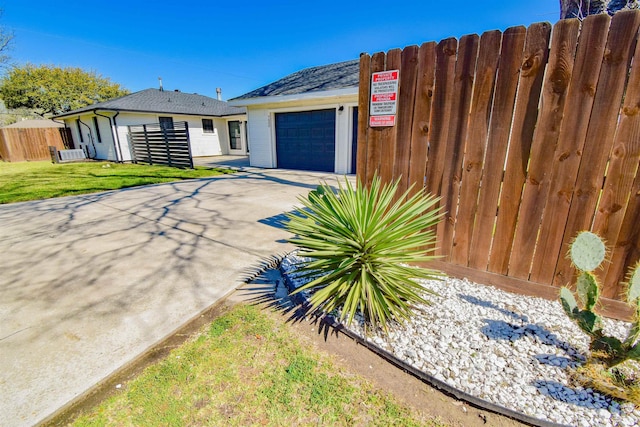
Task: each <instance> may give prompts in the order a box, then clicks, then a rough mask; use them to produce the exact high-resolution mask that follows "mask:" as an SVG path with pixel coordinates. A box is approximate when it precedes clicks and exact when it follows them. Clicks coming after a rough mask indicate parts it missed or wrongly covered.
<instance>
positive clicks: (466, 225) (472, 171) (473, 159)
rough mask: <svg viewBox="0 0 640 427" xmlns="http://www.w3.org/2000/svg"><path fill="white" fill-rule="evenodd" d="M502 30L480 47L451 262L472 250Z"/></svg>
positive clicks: (491, 34) (486, 35) (465, 260)
mask: <svg viewBox="0 0 640 427" xmlns="http://www.w3.org/2000/svg"><path fill="white" fill-rule="evenodd" d="M501 39H502V33H500V31H488V32H485V33H484V34H482V37H481V38H480V50H479V53H478V62H477V65H476V77H475V81H474V87H473V99H472V101H471V106H472V109H471V113H470V115H469V132H468V134H467V137H466V144H465V147H466V149H465V154H464V167H463V169H462V177H461V178H462V180H461V183H462V185H461V187H460V203H459V207H458V214H457V215H456V226H455V234H454V236H453V247H452V250H451V262H453V263H455V264H458V265H464V266H466V265H467V264H468V260H469V254H470V253H471V237H472V233H473V231H472V230H473V224H474V218H475V214H476V210H477V206H478V205H477V202H478V192H479V191H480V178H481V177H482V166H483V162H484V156H485V150H486V145H487V135H488V133H489V119H490V118H491V107H492V104H493V103H492V101H493V95H494V88H495V83H496V82H495V80H496V71H497V69H498V57H499V55H500V41H501Z"/></svg>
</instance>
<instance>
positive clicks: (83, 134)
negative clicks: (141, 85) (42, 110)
mask: <svg viewBox="0 0 640 427" xmlns="http://www.w3.org/2000/svg"><path fill="white" fill-rule="evenodd" d="M55 119H56V120H62V121H64V124H65V126H66V127H68V128H70V129H71V133H72V137H73V142H74V146H75V147H76V148H83V149H84V150H85V152H86V153H87V155H88V156H89V157H91V158H95V159H101V160H113V161H130V160H131V158H132V157H131V150H130V147H129V140H128V133H129V130H128V127H129V126H134V125H143V124H152V123H159V124H160V125H161V126H162V127H167V128H173V123H174V122H187V125H188V127H189V140H190V145H191V154H192V156H193V157H197V156H213V155H219V154H246V153H247V152H248V146H247V138H246V121H247V118H246V111H245V109H244V108H238V107H232V106H230V105H229V104H228V103H226V102H224V101H222V100H220V99H214V98H210V97H207V96H203V95H198V94H191V93H183V92H180V91H164V90H162V89H145V90H142V91H139V92H135V93H132V94H129V95H126V96H123V97H120V98H116V99H112V100H109V101H105V102H100V103H97V104H93V105H89V106H87V107H83V108H79V109H77V110H74V111H70V112H68V113H63V114H59V115H57V116H55Z"/></svg>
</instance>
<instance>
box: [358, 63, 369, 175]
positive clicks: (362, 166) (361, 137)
mask: <svg viewBox="0 0 640 427" xmlns="http://www.w3.org/2000/svg"><path fill="white" fill-rule="evenodd" d="M370 76H371V57H370V56H369V55H368V54H366V53H363V54H362V55H360V82H361V83H360V89H359V91H358V143H357V148H356V150H357V155H356V173H357V175H358V177H359V178H360V179H361V180H363V179H366V177H367V176H369V175H368V173H367V150H368V147H369V142H368V141H367V133H368V129H369V123H368V121H369V97H370V95H371V93H370V92H371V86H370V84H366V85H365V84H362V82H365V81H369V79H370Z"/></svg>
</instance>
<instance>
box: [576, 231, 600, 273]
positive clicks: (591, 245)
mask: <svg viewBox="0 0 640 427" xmlns="http://www.w3.org/2000/svg"><path fill="white" fill-rule="evenodd" d="M606 253H607V249H606V247H605V245H604V242H603V241H602V239H601V238H600V237H598V235H597V234H594V233H592V232H590V231H583V232H581V233H580V234H578V237H576V239H575V240H574V241H573V243H572V244H571V249H570V251H569V254H570V256H571V261H572V262H573V264H574V265H575V266H576V268H577V269H578V270H581V271H594V270H595V269H596V268H598V267H599V266H600V264H602V262H603V261H604V258H605V255H606Z"/></svg>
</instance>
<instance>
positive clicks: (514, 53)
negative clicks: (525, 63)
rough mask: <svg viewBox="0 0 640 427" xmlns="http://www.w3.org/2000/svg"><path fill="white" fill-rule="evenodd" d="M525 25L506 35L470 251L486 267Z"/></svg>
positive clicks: (479, 266)
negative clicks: (471, 249)
mask: <svg viewBox="0 0 640 427" xmlns="http://www.w3.org/2000/svg"><path fill="white" fill-rule="evenodd" d="M526 35H527V29H526V28H525V27H513V28H508V29H507V30H506V31H505V33H504V36H503V37H502V46H501V48H500V63H499V66H498V76H497V80H496V88H495V95H494V98H495V99H494V101H493V111H492V113H491V125H490V129H489V137H488V141H487V149H486V154H485V160H484V166H483V172H482V186H481V187H480V194H479V196H478V211H477V213H476V218H475V224H474V228H473V236H472V238H471V245H472V247H473V248H474V250H473V251H470V254H469V266H470V267H473V268H477V269H482V270H485V269H486V268H487V263H488V262H489V251H490V248H491V241H492V238H493V229H494V228H493V227H494V224H495V221H496V213H497V205H498V196H499V194H500V186H501V184H502V176H503V173H502V171H503V169H504V161H505V158H506V155H507V147H508V144H509V133H510V129H511V120H512V118H513V110H514V106H515V98H516V89H517V87H518V74H519V70H520V64H522V54H523V50H524V43H525V40H526Z"/></svg>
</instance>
